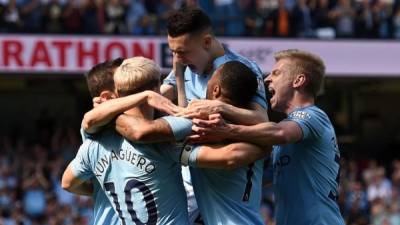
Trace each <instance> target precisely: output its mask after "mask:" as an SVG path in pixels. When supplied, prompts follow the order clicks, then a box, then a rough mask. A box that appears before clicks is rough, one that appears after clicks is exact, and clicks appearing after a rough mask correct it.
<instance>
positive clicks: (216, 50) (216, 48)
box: [204, 39, 225, 74]
mask: <svg viewBox="0 0 400 225" xmlns="http://www.w3.org/2000/svg"><path fill="white" fill-rule="evenodd" d="M210 55H211V57H210V61H209V62H208V66H207V68H206V69H205V71H204V72H205V74H209V73H210V72H211V71H212V70H213V69H214V68H213V67H214V60H215V59H216V58H218V57H221V56H223V55H225V49H224V46H223V45H222V44H221V43H220V42H219V41H218V40H216V39H213V42H212V44H211V49H210Z"/></svg>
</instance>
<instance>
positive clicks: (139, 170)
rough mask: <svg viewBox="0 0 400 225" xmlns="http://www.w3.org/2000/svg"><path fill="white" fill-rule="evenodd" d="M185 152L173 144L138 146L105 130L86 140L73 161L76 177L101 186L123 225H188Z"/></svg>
mask: <svg viewBox="0 0 400 225" xmlns="http://www.w3.org/2000/svg"><path fill="white" fill-rule="evenodd" d="M179 156H180V152H179V151H177V150H176V149H175V148H174V147H173V146H172V145H169V144H136V143H135V144H133V143H130V142H128V141H127V140H125V139H124V138H122V137H121V136H119V135H118V134H117V133H116V132H115V131H112V130H106V131H103V132H101V133H99V134H97V135H96V136H95V137H93V140H86V141H85V142H84V143H83V144H82V146H81V147H80V149H79V151H78V154H77V156H76V158H75V159H74V160H73V161H72V163H71V165H72V169H73V173H74V175H75V176H77V177H78V178H80V179H83V180H87V179H90V178H92V177H96V179H97V180H98V181H99V183H100V184H101V186H102V188H103V190H104V191H105V192H106V195H107V197H108V198H109V200H110V201H111V202H112V204H113V207H114V209H115V210H116V212H117V214H118V216H119V218H120V220H121V224H122V225H125V224H128V225H135V224H136V225H137V224H147V225H155V224H160V225H168V224H171V225H172V224H178V225H180V224H182V225H186V224H188V214H187V203H186V198H185V191H184V187H183V184H182V178H181V173H180V168H181V167H180V164H179V163H178V162H179Z"/></svg>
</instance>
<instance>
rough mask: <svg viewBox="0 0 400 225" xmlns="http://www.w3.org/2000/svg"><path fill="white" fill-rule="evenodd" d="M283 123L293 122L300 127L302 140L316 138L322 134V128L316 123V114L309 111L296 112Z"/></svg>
mask: <svg viewBox="0 0 400 225" xmlns="http://www.w3.org/2000/svg"><path fill="white" fill-rule="evenodd" d="M285 121H294V122H296V123H297V124H298V125H299V126H300V128H301V130H302V132H303V138H302V139H303V140H305V139H310V138H314V137H318V136H320V135H321V133H322V129H323V127H322V126H321V124H319V122H318V118H317V114H316V113H313V112H311V111H310V110H296V111H294V112H292V113H290V114H289V116H288V118H287V119H285Z"/></svg>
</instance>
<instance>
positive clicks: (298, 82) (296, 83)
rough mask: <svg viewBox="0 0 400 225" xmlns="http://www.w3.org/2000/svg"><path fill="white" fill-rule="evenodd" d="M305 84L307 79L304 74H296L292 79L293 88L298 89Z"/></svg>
mask: <svg viewBox="0 0 400 225" xmlns="http://www.w3.org/2000/svg"><path fill="white" fill-rule="evenodd" d="M306 82H307V77H306V75H305V74H298V75H296V76H295V78H294V79H293V87H294V88H298V87H301V86H304V85H305V84H306Z"/></svg>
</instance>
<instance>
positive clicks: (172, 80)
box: [163, 71, 176, 87]
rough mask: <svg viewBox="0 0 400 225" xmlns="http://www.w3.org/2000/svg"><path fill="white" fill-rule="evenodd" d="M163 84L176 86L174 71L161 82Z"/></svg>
mask: <svg viewBox="0 0 400 225" xmlns="http://www.w3.org/2000/svg"><path fill="white" fill-rule="evenodd" d="M163 84H168V85H172V86H174V87H175V86H176V80H175V74H174V71H171V72H170V73H169V74H168V76H167V77H166V78H165V79H164V80H163Z"/></svg>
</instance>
